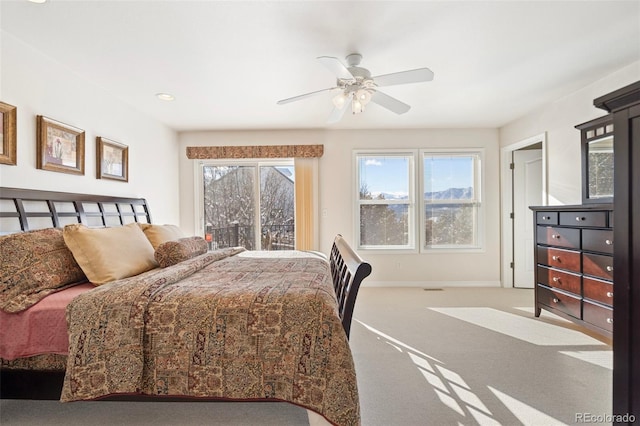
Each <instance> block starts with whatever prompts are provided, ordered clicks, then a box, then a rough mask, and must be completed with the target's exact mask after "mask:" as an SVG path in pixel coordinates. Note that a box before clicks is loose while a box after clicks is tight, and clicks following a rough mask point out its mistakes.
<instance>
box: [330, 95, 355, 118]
mask: <svg viewBox="0 0 640 426" xmlns="http://www.w3.org/2000/svg"><path fill="white" fill-rule="evenodd" d="M350 106H351V98H349V100H348V101H347V102H345V103H344V105H342V108H338V107H335V106H334V107H333V110H332V111H331V114H329V118H328V119H327V123H337V122H338V121H340V120H342V117H344V113H345V112H346V111H347V110H348V109H349V107H350Z"/></svg>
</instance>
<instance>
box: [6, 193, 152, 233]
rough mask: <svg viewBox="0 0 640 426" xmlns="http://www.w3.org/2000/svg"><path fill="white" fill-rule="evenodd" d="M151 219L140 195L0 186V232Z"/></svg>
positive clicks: (123, 222)
mask: <svg viewBox="0 0 640 426" xmlns="http://www.w3.org/2000/svg"><path fill="white" fill-rule="evenodd" d="M131 222H142V223H151V213H150V212H149V206H148V205H147V201H146V200H145V199H144V198H127V197H114V196H108V195H89V194H76V193H71V192H56V191H40V190H35V189H18V188H0V232H1V233H11V232H19V231H29V230H32V229H41V228H61V227H64V226H65V225H67V224H69V223H82V224H84V225H87V226H91V227H101V226H121V225H126V224H127V223H131Z"/></svg>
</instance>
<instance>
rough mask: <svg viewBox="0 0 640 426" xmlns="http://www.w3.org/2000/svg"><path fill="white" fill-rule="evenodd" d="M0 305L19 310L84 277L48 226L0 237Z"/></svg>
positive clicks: (57, 232) (57, 231) (55, 231)
mask: <svg viewBox="0 0 640 426" xmlns="http://www.w3.org/2000/svg"><path fill="white" fill-rule="evenodd" d="M0 255H1V257H2V263H1V264H0V274H1V276H2V286H1V287H0V309H2V310H3V311H5V312H19V311H22V310H25V309H27V308H29V307H30V306H32V305H34V304H35V303H36V302H39V301H40V300H42V299H43V298H44V297H45V296H47V295H48V294H51V293H54V292H56V291H59V290H62V289H63V288H66V287H69V286H71V285H74V284H76V283H78V282H81V281H86V277H85V276H84V273H83V272H82V269H80V266H79V265H78V263H77V262H76V261H75V259H74V258H73V255H72V254H71V252H70V251H69V249H68V248H67V246H66V245H65V243H64V239H63V238H62V229H58V228H48V229H39V230H36V231H28V232H23V233H19V234H11V235H5V236H2V237H0Z"/></svg>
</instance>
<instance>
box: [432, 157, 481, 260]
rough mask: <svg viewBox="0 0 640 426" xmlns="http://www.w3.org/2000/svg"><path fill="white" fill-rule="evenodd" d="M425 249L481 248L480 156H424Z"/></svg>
mask: <svg viewBox="0 0 640 426" xmlns="http://www.w3.org/2000/svg"><path fill="white" fill-rule="evenodd" d="M422 164H423V167H422V173H423V189H424V190H423V191H422V194H421V195H422V197H423V198H422V199H423V203H424V208H423V212H424V220H423V232H422V235H424V240H423V245H422V247H423V249H427V250H428V249H436V248H478V246H479V245H478V241H479V238H478V228H479V227H478V217H479V209H480V185H479V184H478V183H479V176H480V173H479V172H480V155H479V153H466V152H465V153H434V152H423V154H422Z"/></svg>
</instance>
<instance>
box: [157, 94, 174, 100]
mask: <svg viewBox="0 0 640 426" xmlns="http://www.w3.org/2000/svg"><path fill="white" fill-rule="evenodd" d="M156 97H157V98H158V99H160V100H162V101H172V100H174V99H175V96H173V95H172V94H171V93H156Z"/></svg>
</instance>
